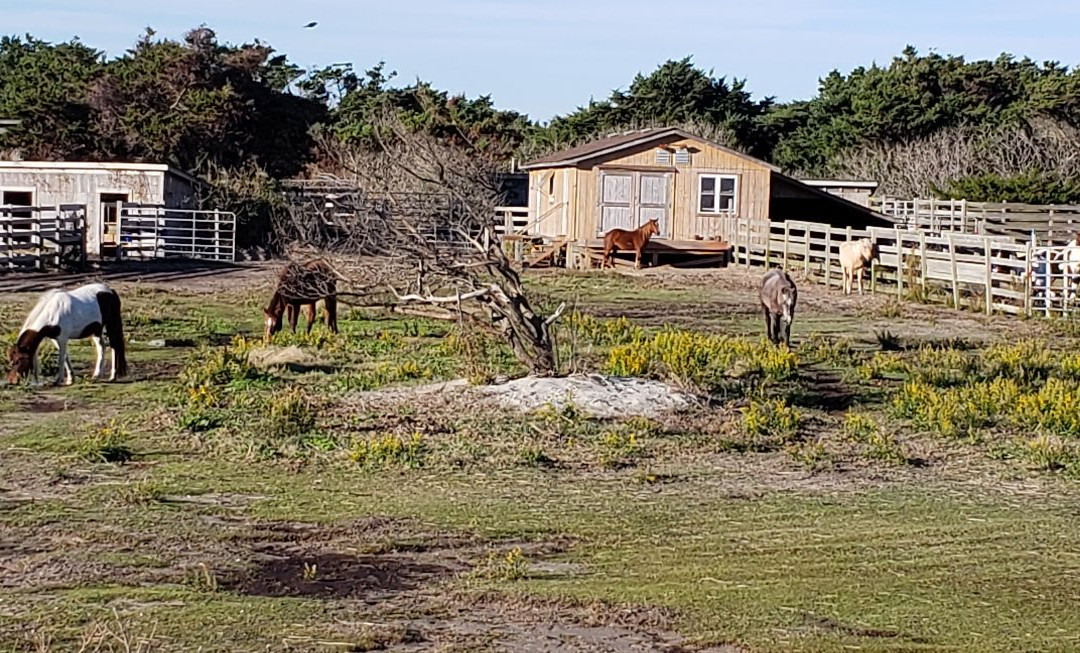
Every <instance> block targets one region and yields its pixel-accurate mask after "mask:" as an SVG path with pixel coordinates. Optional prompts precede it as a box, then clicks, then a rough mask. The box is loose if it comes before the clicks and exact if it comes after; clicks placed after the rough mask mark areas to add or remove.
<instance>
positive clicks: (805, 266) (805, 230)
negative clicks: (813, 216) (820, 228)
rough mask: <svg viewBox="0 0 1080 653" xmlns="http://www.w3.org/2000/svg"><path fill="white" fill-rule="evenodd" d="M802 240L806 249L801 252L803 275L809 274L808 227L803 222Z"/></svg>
mask: <svg viewBox="0 0 1080 653" xmlns="http://www.w3.org/2000/svg"><path fill="white" fill-rule="evenodd" d="M803 242H804V243H805V245H806V251H805V252H803V254H804V256H803V264H802V267H803V270H802V271H803V275H804V276H807V277H808V276H810V227H809V226H808V225H807V224H806V223H805V222H804V223H803Z"/></svg>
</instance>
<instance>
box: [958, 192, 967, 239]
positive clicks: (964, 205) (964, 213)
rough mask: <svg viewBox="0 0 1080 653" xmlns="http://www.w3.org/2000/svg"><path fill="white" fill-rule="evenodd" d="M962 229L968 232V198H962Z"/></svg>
mask: <svg viewBox="0 0 1080 653" xmlns="http://www.w3.org/2000/svg"><path fill="white" fill-rule="evenodd" d="M960 231H962V232H963V233H967V198H964V199H962V200H960Z"/></svg>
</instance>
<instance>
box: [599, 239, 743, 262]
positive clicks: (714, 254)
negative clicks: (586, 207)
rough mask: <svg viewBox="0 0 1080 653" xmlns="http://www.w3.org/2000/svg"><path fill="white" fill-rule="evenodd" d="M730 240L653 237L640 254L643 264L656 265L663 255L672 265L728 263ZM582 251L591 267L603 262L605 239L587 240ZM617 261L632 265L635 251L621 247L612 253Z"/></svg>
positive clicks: (729, 258)
mask: <svg viewBox="0 0 1080 653" xmlns="http://www.w3.org/2000/svg"><path fill="white" fill-rule="evenodd" d="M731 249H732V248H731V243H729V242H727V241H723V240H667V239H660V238H654V239H652V240H650V241H649V242H648V244H646V245H645V249H644V251H642V254H641V261H642V265H649V266H652V267H655V266H657V265H659V264H660V263H661V259H662V258H666V259H668V262H669V263H670V264H671V265H673V266H683V265H686V266H702V265H714V264H715V265H718V266H720V267H725V266H727V263H728V261H729V260H731ZM581 251H582V252H583V253H584V254H586V256H587V257H588V261H589V267H593V265H594V264H595V265H596V266H599V265H600V262H601V259H602V258H603V255H604V241H603V239H600V238H597V239H591V240H587V241H585V243H584V246H583V247H582V248H581ZM613 259H614V261H613V262H615V263H616V264H619V263H620V262H622V263H629V264H630V265H633V262H634V252H632V251H630V252H627V251H619V252H618V253H617V254H615V256H614V257H613Z"/></svg>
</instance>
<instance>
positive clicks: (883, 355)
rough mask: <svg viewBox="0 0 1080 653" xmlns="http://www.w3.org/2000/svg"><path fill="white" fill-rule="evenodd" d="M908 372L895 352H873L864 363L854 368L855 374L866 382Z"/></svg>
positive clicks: (905, 365)
mask: <svg viewBox="0 0 1080 653" xmlns="http://www.w3.org/2000/svg"><path fill="white" fill-rule="evenodd" d="M907 371H908V365H907V363H906V362H905V361H904V359H903V358H902V357H901V356H900V354H898V353H896V352H891V351H890V352H883V351H878V352H874V355H873V356H871V357H870V359H869V360H867V361H866V362H864V363H861V364H860V365H859V366H858V367H856V368H855V374H856V375H857V376H858V377H859V378H861V379H863V380H866V381H871V380H874V379H886V378H889V377H893V376H902V375H904V374H905V373H906V372H907Z"/></svg>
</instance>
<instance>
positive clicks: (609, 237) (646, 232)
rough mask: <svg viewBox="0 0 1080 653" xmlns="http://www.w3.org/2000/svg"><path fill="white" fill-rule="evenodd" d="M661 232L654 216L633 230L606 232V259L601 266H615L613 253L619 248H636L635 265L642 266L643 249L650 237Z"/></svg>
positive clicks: (627, 249)
mask: <svg viewBox="0 0 1080 653" xmlns="http://www.w3.org/2000/svg"><path fill="white" fill-rule="evenodd" d="M658 233H660V223H659V222H658V221H657V220H656V218H653V219H652V220H649V221H648V222H646V223H645V224H643V225H641V226H640V227H638V228H637V229H634V230H633V231H627V230H626V229H612V230H611V231H609V232H607V233H606V234H604V260H603V262H602V263H601V264H600V267H602V268H603V267H608V266H611V267H615V265H614V264H613V263H612V262H611V255H612V254H614V253H616V252H618V251H619V250H626V251H629V250H634V254H635V256H634V267H636V268H638V269H640V268H641V251H642V250H643V249H645V245H647V244H648V243H649V239H650V238H652V237H653V236H655V235H656V234H658Z"/></svg>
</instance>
